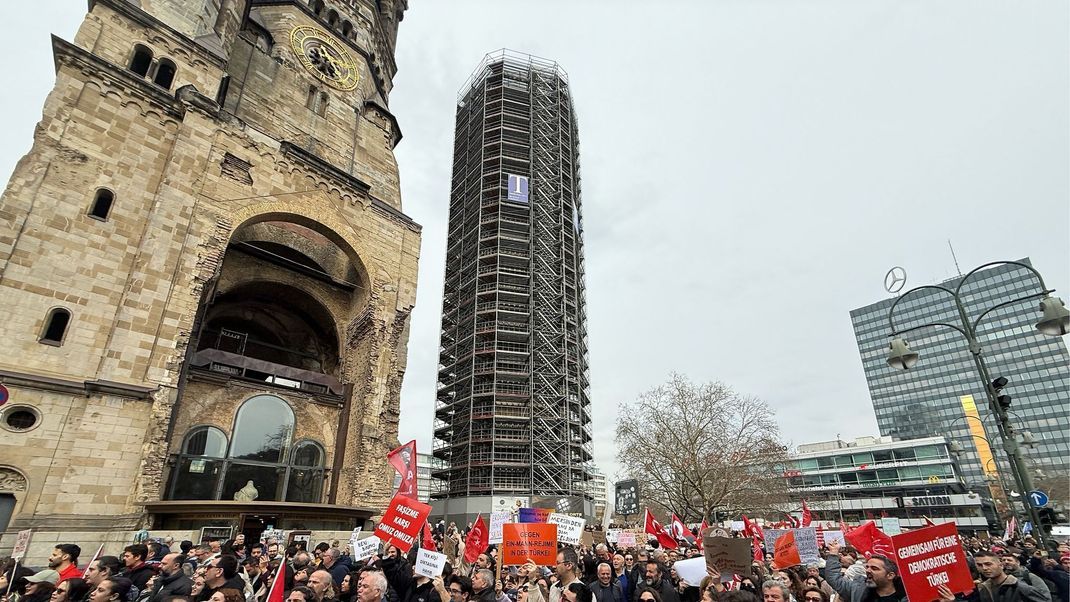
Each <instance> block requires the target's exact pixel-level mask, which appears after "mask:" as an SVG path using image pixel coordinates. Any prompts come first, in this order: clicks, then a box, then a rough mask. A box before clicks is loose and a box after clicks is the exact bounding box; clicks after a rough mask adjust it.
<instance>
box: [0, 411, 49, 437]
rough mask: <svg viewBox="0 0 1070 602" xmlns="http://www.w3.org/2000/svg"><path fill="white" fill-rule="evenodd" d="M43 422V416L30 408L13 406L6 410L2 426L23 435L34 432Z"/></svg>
mask: <svg viewBox="0 0 1070 602" xmlns="http://www.w3.org/2000/svg"><path fill="white" fill-rule="evenodd" d="M40 421H41V414H40V413H39V412H38V411H37V410H36V409H35V408H31V407H30V406H11V407H10V408H5V409H4V413H3V419H2V422H0V424H2V425H3V426H4V428H5V429H7V430H9V431H14V432H16V433H22V432H25V431H29V430H32V429H33V428H34V427H35V426H37V425H38V423H39V422H40Z"/></svg>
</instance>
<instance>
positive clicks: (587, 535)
mask: <svg viewBox="0 0 1070 602" xmlns="http://www.w3.org/2000/svg"><path fill="white" fill-rule="evenodd" d="M557 536H558V537H561V525H558V526H557ZM580 543H581V544H583V546H584V547H586V548H593V547H594V535H593V534H592V533H591V532H590V531H584V532H583V534H582V535H581V536H580Z"/></svg>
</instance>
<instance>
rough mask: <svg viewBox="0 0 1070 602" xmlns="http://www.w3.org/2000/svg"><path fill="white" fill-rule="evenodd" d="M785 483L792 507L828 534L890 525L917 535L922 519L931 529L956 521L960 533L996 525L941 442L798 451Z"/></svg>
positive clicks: (862, 442) (867, 442)
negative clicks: (803, 509) (805, 510)
mask: <svg viewBox="0 0 1070 602" xmlns="http://www.w3.org/2000/svg"><path fill="white" fill-rule="evenodd" d="M784 478H786V479H787V481H788V486H789V487H790V490H791V495H792V498H793V500H794V501H795V503H796V504H801V502H802V501H803V500H806V503H807V506H808V507H809V508H810V511H811V512H812V513H813V518H814V520H815V521H820V522H822V523H824V524H826V526H830V527H834V526H835V525H838V524H839V523H840V522H841V521H843V522H845V523H847V524H848V525H857V524H860V523H862V522H865V521H867V520H881V519H884V518H891V519H893V520H894V519H899V520H898V522H899V525H900V526H901V527H904V528H916V527H922V526H925V518H926V517H928V518H930V519H932V520H933V521H934V522H937V523H940V522H947V521H949V520H954V521H955V524H956V525H958V528H959V531H960V532H964V533H979V532H983V531H988V530H990V529H996V528H998V525H999V519H998V517H997V516H996V512H995V506H994V505H993V503H992V501H991V500H990V499H989V498H988V497H986V494H987V491H984V492H978V491H973V490H971V489H970V488H968V487H967V486H966V483H965V481H964V480H963V477H962V474H961V472H960V470H959V466H958V460H957V458H956V457H955V454H954V453H952V452H951V450H950V449H949V446H948V442H947V440H946V439H945V438H944V437H926V438H923V439H912V440H907V441H893V440H892V439H891V437H859V438H857V439H855V440H854V441H841V440H835V441H825V442H820V443H811V444H807V445H800V446H799V448H798V452H797V453H796V454H795V455H794V456H793V457H792V462H791V465H790V466H789V467H788V469H787V470H785V471H784ZM795 509H796V512H795V514H798V512H797V510H798V506H796V508H795ZM889 522H891V521H889Z"/></svg>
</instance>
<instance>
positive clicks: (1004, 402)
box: [992, 376, 1011, 410]
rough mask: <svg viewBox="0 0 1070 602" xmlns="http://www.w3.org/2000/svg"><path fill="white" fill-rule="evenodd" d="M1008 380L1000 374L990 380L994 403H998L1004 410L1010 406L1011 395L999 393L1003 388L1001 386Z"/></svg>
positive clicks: (1005, 384) (1004, 385)
mask: <svg viewBox="0 0 1070 602" xmlns="http://www.w3.org/2000/svg"><path fill="white" fill-rule="evenodd" d="M1008 382H1010V381H1008V380H1007V379H1006V378H1005V377H1003V376H1000V377H998V378H996V379H995V380H993V381H992V390H993V391H995V393H996V403H998V404H999V407H1001V408H1003V409H1004V410H1006V409H1007V408H1009V407H1011V396H1010V395H1000V391H1002V390H1003V387H1006V386H1007V383H1008Z"/></svg>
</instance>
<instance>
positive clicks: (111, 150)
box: [0, 0, 420, 564]
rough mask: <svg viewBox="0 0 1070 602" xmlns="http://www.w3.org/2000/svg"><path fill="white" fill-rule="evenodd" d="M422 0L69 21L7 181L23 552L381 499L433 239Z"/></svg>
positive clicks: (6, 249)
mask: <svg viewBox="0 0 1070 602" xmlns="http://www.w3.org/2000/svg"><path fill="white" fill-rule="evenodd" d="M406 9H407V2H406V0H90V2H89V12H88V14H87V15H86V18H85V21H84V22H83V24H82V25H81V27H80V29H79V31H78V33H77V35H76V36H75V38H74V40H73V41H72V42H68V41H66V40H62V39H60V38H56V37H54V38H53V53H54V56H55V65H56V84H55V88H54V89H53V91H52V92H51V94H50V95H49V97H48V99H47V101H46V103H45V107H44V111H43V116H42V119H41V122H40V124H39V125H38V127H37V129H36V131H35V134H34V143H33V147H32V148H31V150H30V151H29V153H28V154H27V155H26V156H25V157H23V158H22V160H21V161H20V162H19V163H18V165H17V166H16V168H15V171H14V173H13V174H12V176H11V179H10V181H9V183H8V185H7V188H6V190H5V191H4V193H3V196H2V197H0V304H2V305H3V307H4V308H5V319H4V320H3V321H2V322H0V336H3V337H4V340H6V341H8V349H7V352H6V353H5V354H3V355H2V356H0V383H2V384H3V386H4V387H5V388H6V390H7V392H8V396H9V399H8V401H7V402H6V403H5V404H4V405H2V406H0V532H3V535H2V538H0V553H2V552H3V551H4V550H10V549H11V546H12V545H13V543H14V538H15V533H16V532H17V531H20V530H24V529H34V537H33V543H32V544H31V547H30V551H29V554H28V555H27V557H26V559H25V560H26V561H27V562H29V563H31V564H42V563H43V561H44V559H45V558H46V557H47V556H48V554H49V552H50V551H51V548H52V546H53V544H55V543H76V544H79V545H81V546H82V549H83V550H95V549H96V547H97V546H98V545H99V544H101V543H104V544H105V553H106V554H115V555H118V554H119V553H120V552H121V551H122V549H121V548H122V545H125V544H126V543H129V542H130V541H132V540H134V539H136V538H137V537H138V536H139V535H140V536H142V537H143V536H144V531H148V532H149V534H150V536H153V537H155V536H157V535H171V536H173V537H174V538H175V539H176V540H181V539H190V540H193V541H195V542H196V541H200V540H201V539H202V537H210V536H212V537H220V538H227V537H232V536H234V535H236V534H238V533H244V534H245V536H246V541H250V540H251V541H258V540H259V538H260V537H262V536H263V535H264V534H265V531H266V530H268V529H271V530H272V531H271V533H270V534H271V535H272V536H275V537H280V536H281V537H285V538H287V539H293V538H298V539H303V538H307V537H312V538H314V539H316V540H322V539H331V538H335V539H336V538H338V537H340V536H341V534H342V533H346V534H348V533H349V532H350V531H351V530H352V529H353V528H354V527H358V526H363V525H364V523H365V521H367V520H368V519H369V518H370V517H371V516H372V515H374V514H378V513H379V512H381V510H382V508H383V507H384V505H385V503H386V501H387V499H388V497H389V494H390V485H391V476H392V474H391V472H390V469H389V468H388V466H387V464H386V462H385V458H384V456H385V454H386V453H387V452H388V451H389V450H390V449H392V448H393V447H394V446H396V445H397V428H398V402H399V393H400V389H401V380H402V376H403V374H404V371H405V357H406V343H407V339H408V326H409V316H410V312H411V310H412V307H413V304H414V303H415V294H416V276H417V259H418V256H419V248H420V226H419V225H417V224H416V223H414V222H413V220H412V219H411V218H409V217H408V216H407V215H405V213H403V212H402V207H401V195H400V186H399V181H398V169H397V163H396V161H395V158H394V153H393V149H394V146H395V145H396V144H397V143H398V141H399V140H400V139H401V131H400V129H399V128H398V123H397V120H396V119H395V118H394V116H393V114H391V112H390V110H389V94H390V90H391V87H392V80H393V77H394V74H395V72H396V70H397V67H396V65H395V63H394V58H393V57H394V46H395V43H396V40H397V31H398V26H399V23H400V21H401V19H402V17H403V15H404V12H405V10H406ZM2 393H3V391H2V390H0V396H2ZM278 531H281V533H279V532H278ZM87 554H88V552H87ZM86 560H88V558H85V559H83V562H84V561H86Z"/></svg>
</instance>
